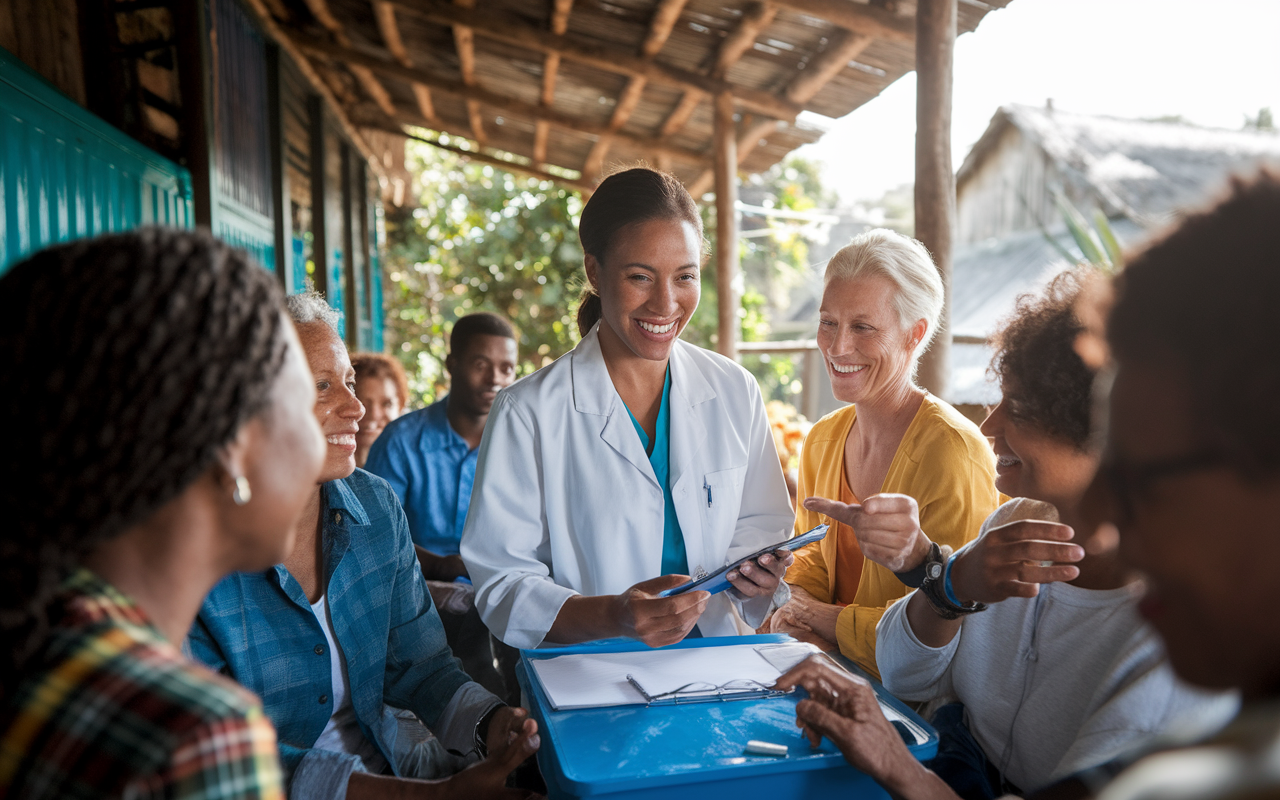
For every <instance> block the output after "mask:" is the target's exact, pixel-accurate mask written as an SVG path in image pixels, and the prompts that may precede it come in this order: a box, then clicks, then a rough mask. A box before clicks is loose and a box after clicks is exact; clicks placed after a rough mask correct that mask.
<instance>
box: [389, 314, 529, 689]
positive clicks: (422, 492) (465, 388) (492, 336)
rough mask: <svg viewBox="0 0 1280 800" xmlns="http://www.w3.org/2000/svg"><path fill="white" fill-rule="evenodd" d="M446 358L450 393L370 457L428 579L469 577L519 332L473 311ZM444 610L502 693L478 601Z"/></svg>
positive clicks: (459, 650) (460, 647)
mask: <svg viewBox="0 0 1280 800" xmlns="http://www.w3.org/2000/svg"><path fill="white" fill-rule="evenodd" d="M444 363H445V369H446V370H447V371H448V373H449V378H450V389H449V394H448V395H446V396H445V397H443V398H441V399H439V400H437V401H436V402H434V403H432V404H431V405H429V406H427V407H426V408H424V409H421V410H419V411H413V412H410V413H408V414H405V415H404V416H402V417H400V418H399V419H397V420H395V421H394V422H392V423H391V424H390V425H388V426H387V428H386V430H384V431H383V432H382V435H381V436H379V437H378V439H377V441H375V442H374V443H373V446H372V447H371V448H370V449H369V460H368V461H367V462H365V469H367V470H368V471H369V472H372V473H373V474H375V475H378V476H379V477H382V478H384V479H386V481H387V483H389V484H391V488H392V489H393V490H394V491H395V493H396V494H397V495H398V496H399V497H400V502H401V504H403V505H404V511H405V515H406V516H407V517H408V519H409V532H410V534H411V535H412V536H413V542H414V544H415V545H416V547H417V552H418V560H419V561H420V562H421V564H422V574H423V575H424V576H425V577H426V578H427V580H428V581H454V580H456V579H458V578H465V577H467V567H466V565H465V564H463V563H462V557H461V556H459V555H458V542H459V541H460V540H461V538H462V527H463V524H464V523H465V522H466V521H467V507H468V506H469V505H470V503H471V484H472V482H473V480H474V479H475V474H476V449H477V448H478V447H479V446H480V437H481V435H482V434H483V433H484V425H485V422H486V421H487V420H488V419H489V409H490V408H491V407H492V406H493V401H494V399H495V398H496V397H497V395H498V390H500V389H502V388H503V387H506V386H509V385H511V382H512V381H513V380H515V375H516V340H515V331H513V330H512V328H511V325H510V323H508V322H507V321H506V320H504V319H502V318H501V317H499V316H497V315H496V314H488V313H480V314H468V315H467V316H465V317H463V318H461V319H459V320H458V321H457V323H455V324H454V326H453V331H452V332H451V333H450V336H449V355H448V357H447V358H446V359H445V362H444ZM440 616H441V619H442V620H443V621H444V627H445V633H446V634H447V635H448V639H449V645H450V647H451V648H452V649H453V652H454V655H456V656H458V657H459V658H460V659H462V663H463V667H464V668H465V669H466V671H467V673H468V674H469V675H471V677H472V678H474V679H475V680H477V681H479V682H480V683H481V684H483V685H484V686H485V687H486V688H488V689H490V690H491V691H495V692H496V693H498V694H499V695H502V694H503V689H504V688H505V687H504V686H503V685H502V683H500V681H501V680H502V679H501V678H500V677H498V675H497V673H496V672H494V669H493V654H492V652H491V650H490V642H489V631H488V629H487V628H485V626H484V623H483V622H481V620H480V616H479V614H478V613H476V611H475V608H474V607H473V608H472V609H471V610H470V611H469V612H467V613H466V614H452V613H450V612H449V611H448V610H447V609H446V608H444V607H441V608H440ZM512 688H513V689H514V687H512Z"/></svg>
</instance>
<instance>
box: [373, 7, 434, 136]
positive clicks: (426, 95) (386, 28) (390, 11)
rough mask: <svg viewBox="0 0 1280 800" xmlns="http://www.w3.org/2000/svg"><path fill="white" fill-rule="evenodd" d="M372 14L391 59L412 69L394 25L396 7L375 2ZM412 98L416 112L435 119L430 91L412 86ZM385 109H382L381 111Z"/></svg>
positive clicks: (419, 86)
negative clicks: (415, 105)
mask: <svg viewBox="0 0 1280 800" xmlns="http://www.w3.org/2000/svg"><path fill="white" fill-rule="evenodd" d="M373 14H374V16H375V17H376V18H377V20H378V31H379V32H380V33H381V34H382V41H383V42H384V43H385V44H386V45H387V49H388V50H390V51H391V55H392V57H394V58H395V60H396V61H399V62H400V64H401V65H402V66H406V67H412V66H413V59H411V58H409V51H408V50H407V49H405V46H404V40H403V39H401V38H400V26H399V25H397V24H396V7H395V6H393V5H391V4H390V3H388V2H385V0H375V2H374V4H373ZM413 97H414V99H415V100H417V102H418V111H420V112H421V113H422V116H424V117H426V118H427V119H435V118H436V108H435V104H434V103H433V102H431V90H430V89H428V88H427V87H425V86H423V85H422V84H420V83H415V84H413ZM385 110H386V109H385V108H384V109H383V111H385Z"/></svg>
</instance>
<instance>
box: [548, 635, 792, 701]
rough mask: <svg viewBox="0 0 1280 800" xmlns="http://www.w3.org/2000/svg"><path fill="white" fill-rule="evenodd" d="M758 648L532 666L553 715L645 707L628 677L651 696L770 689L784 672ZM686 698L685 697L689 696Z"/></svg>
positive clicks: (606, 656)
mask: <svg viewBox="0 0 1280 800" xmlns="http://www.w3.org/2000/svg"><path fill="white" fill-rule="evenodd" d="M759 647H760V646H759V645H749V644H746V645H729V646H726V647H691V648H688V649H683V650H639V651H631V652H625V653H575V654H573V655H566V656H556V657H555V658H541V659H534V660H533V661H531V662H530V663H531V664H532V666H533V670H534V672H536V673H537V675H538V680H539V681H541V682H542V687H543V688H544V689H545V690H546V692H547V697H548V699H550V701H551V705H552V707H554V708H555V709H557V710H564V709H573V708H596V707H599V706H619V705H631V704H643V703H644V702H645V699H644V696H643V695H642V694H640V692H639V691H637V690H636V688H635V687H634V686H632V685H631V683H630V681H628V680H627V675H631V676H632V677H633V678H634V679H635V680H636V682H637V683H639V684H640V685H641V686H643V687H644V689H645V691H646V692H648V693H649V694H650V695H651V696H657V695H660V694H665V693H667V692H672V691H675V690H676V689H679V688H681V687H683V686H686V685H688V684H691V683H706V684H708V685H710V686H723V685H724V684H728V683H732V682H740V681H755V682H756V683H758V684H761V685H763V686H771V685H773V682H774V681H776V680H777V679H778V676H780V675H781V674H782V671H781V670H779V669H778V668H777V667H775V666H773V665H772V664H770V663H769V662H768V661H766V660H765V659H764V658H763V657H762V656H761V654H760V653H759V652H757V649H758V648H759ZM684 696H688V695H687V693H686V694H685V695H684Z"/></svg>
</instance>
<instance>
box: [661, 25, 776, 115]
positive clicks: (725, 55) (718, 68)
mask: <svg viewBox="0 0 1280 800" xmlns="http://www.w3.org/2000/svg"><path fill="white" fill-rule="evenodd" d="M777 15H778V8H777V6H775V5H773V4H772V3H768V2H766V3H753V4H752V5H750V6H748V8H747V10H746V12H745V13H744V14H743V15H742V19H741V20H740V21H739V23H738V27H737V28H735V29H734V30H733V32H732V33H730V34H729V35H728V36H726V37H725V38H724V40H723V41H721V42H720V46H719V48H717V50H716V55H715V60H714V61H712V62H711V64H710V65H709V69H708V71H709V72H710V74H711V75H712V76H714V77H716V78H721V79H723V78H724V76H725V75H726V74H728V72H729V69H730V68H731V67H732V66H733V65H734V64H736V63H738V60H739V59H741V58H742V57H743V56H744V55H746V53H747V51H748V50H750V49H751V47H752V45H754V44H755V42H756V39H757V38H758V37H759V36H760V33H761V32H762V31H764V29H765V28H768V27H769V25H770V24H772V23H773V18H774V17H776V16H777ZM704 99H706V95H705V94H704V93H702V92H685V93H684V96H683V97H681V98H680V102H679V103H678V104H676V107H675V108H674V109H673V110H672V111H671V113H670V114H668V115H667V118H666V120H664V121H663V123H662V128H661V129H660V135H662V136H673V135H675V134H677V133H679V132H680V131H681V130H682V129H683V128H684V126H685V125H687V124H688V123H689V118H690V117H692V116H693V112H694V110H695V109H697V107H698V104H699V103H701V102H702V101H703V100H704Z"/></svg>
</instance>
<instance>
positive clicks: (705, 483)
mask: <svg viewBox="0 0 1280 800" xmlns="http://www.w3.org/2000/svg"><path fill="white" fill-rule="evenodd" d="M702 488H703V489H706V490H707V508H711V484H709V483H707V482H706V481H703V482H702Z"/></svg>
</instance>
